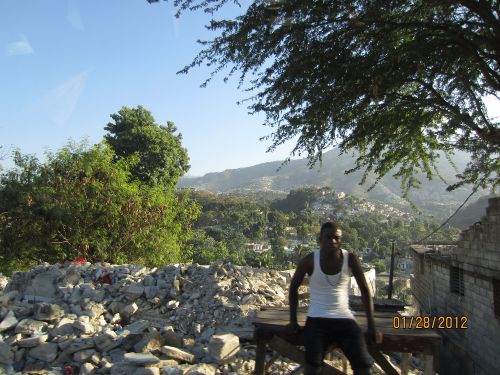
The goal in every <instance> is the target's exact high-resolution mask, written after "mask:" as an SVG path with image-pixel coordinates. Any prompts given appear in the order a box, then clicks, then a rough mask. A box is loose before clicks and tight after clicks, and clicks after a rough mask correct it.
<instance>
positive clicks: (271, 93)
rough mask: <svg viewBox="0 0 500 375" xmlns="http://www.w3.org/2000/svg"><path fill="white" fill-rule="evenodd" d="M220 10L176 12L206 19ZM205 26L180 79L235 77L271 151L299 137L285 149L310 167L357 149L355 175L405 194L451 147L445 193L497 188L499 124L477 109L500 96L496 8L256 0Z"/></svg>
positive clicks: (211, 4)
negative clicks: (394, 185) (198, 72)
mask: <svg viewBox="0 0 500 375" xmlns="http://www.w3.org/2000/svg"><path fill="white" fill-rule="evenodd" d="M148 1H149V2H150V3H151V2H155V1H158V0H148ZM227 2H228V0H180V1H175V2H174V4H175V5H177V6H178V8H179V10H180V11H182V10H185V9H204V10H205V11H206V12H209V13H213V12H214V11H215V10H217V9H219V8H220V7H221V6H222V5H224V4H225V3H227ZM209 29H210V30H212V31H213V32H214V35H216V36H215V37H214V39H213V40H211V41H205V42H202V45H203V48H204V49H203V50H202V51H201V52H200V53H199V54H198V56H196V57H195V58H194V60H193V61H192V63H191V64H189V65H188V66H186V67H185V68H184V69H183V70H181V72H182V73H187V72H189V71H190V69H192V68H193V67H195V66H199V65H202V64H206V65H207V66H210V67H211V69H213V73H212V75H211V76H210V77H209V79H208V80H207V81H209V80H210V79H211V78H212V77H213V76H214V74H217V73H219V72H221V71H224V69H225V68H228V74H227V76H226V78H228V77H230V76H232V75H234V73H236V72H238V71H239V72H240V86H243V85H244V84H245V82H248V83H249V84H248V87H245V89H248V90H250V91H252V92H253V93H254V95H253V96H252V98H251V99H253V100H252V101H251V103H253V104H251V105H250V107H249V108H250V112H251V113H258V112H263V113H264V114H265V115H266V121H265V123H266V124H267V125H269V126H271V127H273V128H274V130H275V131H274V133H272V134H271V135H270V136H269V137H268V138H270V139H272V145H271V147H270V150H274V149H275V148H276V147H277V146H278V145H280V144H283V143H284V142H286V141H288V140H291V139H295V138H296V137H297V143H296V147H295V149H294V151H293V153H299V154H300V153H301V152H307V154H308V156H309V158H310V162H311V163H315V162H316V161H317V160H318V158H320V157H321V152H322V150H323V149H325V148H326V147H329V146H331V145H338V146H339V148H340V150H342V151H347V150H357V151H358V153H359V154H358V158H357V165H356V168H355V169H354V170H357V169H362V168H363V169H365V172H366V174H365V177H366V175H367V173H368V172H371V171H373V172H375V173H377V174H378V175H379V176H384V175H385V174H387V173H394V171H395V176H396V177H400V178H401V181H402V188H403V189H404V191H406V192H407V191H408V190H409V189H410V188H412V187H415V186H418V185H419V184H420V181H418V180H417V178H416V177H415V175H416V173H417V172H419V171H422V172H424V173H425V174H426V175H427V177H428V178H431V177H432V176H433V175H436V173H437V171H436V170H435V166H436V161H437V159H438V158H439V156H438V151H440V150H441V151H444V152H445V153H447V154H449V153H450V152H452V151H453V150H454V149H457V150H463V151H466V152H469V153H471V154H472V159H471V162H470V163H469V164H468V166H467V168H466V169H465V170H464V171H462V172H461V173H460V174H459V175H458V178H459V182H458V183H456V184H453V185H451V186H449V187H448V189H449V190H451V189H455V188H457V187H458V186H460V185H463V184H465V183H473V184H477V185H480V186H483V187H486V186H488V185H489V186H497V185H498V184H499V178H498V171H499V170H500V158H499V157H498V155H499V147H500V127H499V124H500V123H499V120H498V118H497V119H495V118H493V117H491V116H489V114H488V111H487V109H486V106H485V102H484V97H485V96H486V95H492V96H493V97H496V99H499V93H500V49H499V48H498V46H499V45H500V11H499V7H498V1H464V0H449V1H401V0H375V1H373V0H353V1H340V0H337V1H307V2H305V1H281V0H276V1H268V0H255V1H253V2H252V3H251V4H250V6H249V7H248V8H246V12H245V14H243V15H241V16H238V17H236V18H234V19H223V20H212V22H211V23H210V25H209ZM206 83H207V82H205V84H206ZM497 103H498V102H497Z"/></svg>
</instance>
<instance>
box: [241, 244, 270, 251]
mask: <svg viewBox="0 0 500 375" xmlns="http://www.w3.org/2000/svg"><path fill="white" fill-rule="evenodd" d="M245 247H246V249H247V250H251V251H255V252H256V253H263V252H265V251H269V249H270V246H268V245H264V244H261V243H246V244H245Z"/></svg>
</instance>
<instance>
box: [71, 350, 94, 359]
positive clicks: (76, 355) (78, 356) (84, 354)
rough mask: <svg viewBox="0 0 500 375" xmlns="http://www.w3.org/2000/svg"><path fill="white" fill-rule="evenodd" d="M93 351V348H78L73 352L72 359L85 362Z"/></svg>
mask: <svg viewBox="0 0 500 375" xmlns="http://www.w3.org/2000/svg"><path fill="white" fill-rule="evenodd" d="M95 353H96V351H95V350H94V349H85V350H80V351H79V352H76V353H74V354H73V359H74V360H75V361H76V362H87V360H89V359H90V358H91V357H92V356H93V355H94V354H95Z"/></svg>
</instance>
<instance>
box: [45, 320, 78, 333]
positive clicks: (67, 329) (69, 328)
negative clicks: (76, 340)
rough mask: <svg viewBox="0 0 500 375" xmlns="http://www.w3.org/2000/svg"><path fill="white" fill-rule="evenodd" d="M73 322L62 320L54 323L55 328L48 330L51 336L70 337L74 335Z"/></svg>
mask: <svg viewBox="0 0 500 375" xmlns="http://www.w3.org/2000/svg"><path fill="white" fill-rule="evenodd" d="M74 322H75V320H73V319H68V318H62V319H61V320H60V321H59V322H57V323H56V326H55V327H54V328H52V329H51V330H50V334H51V335H52V336H70V335H74V334H75V329H74V328H73V323H74Z"/></svg>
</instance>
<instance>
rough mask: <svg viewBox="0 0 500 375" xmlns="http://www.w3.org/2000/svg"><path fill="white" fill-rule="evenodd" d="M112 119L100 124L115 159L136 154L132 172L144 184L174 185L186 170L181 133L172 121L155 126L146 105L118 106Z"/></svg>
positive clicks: (186, 161) (187, 162)
mask: <svg viewBox="0 0 500 375" xmlns="http://www.w3.org/2000/svg"><path fill="white" fill-rule="evenodd" d="M111 118H112V119H113V120H114V122H110V123H108V124H107V126H106V127H105V128H104V129H105V130H107V131H108V134H106V135H105V136H104V138H105V140H106V141H107V142H108V143H109V145H110V146H111V147H112V148H113V150H114V151H115V153H116V159H117V160H120V159H122V158H126V157H129V156H131V155H134V154H137V155H138V157H139V162H138V163H137V164H136V165H135V166H134V167H133V169H132V176H133V177H134V178H137V179H138V180H140V181H143V182H147V183H148V184H157V183H163V184H167V185H170V186H175V185H176V184H177V181H178V179H179V177H181V176H182V175H183V174H184V173H186V172H187V171H188V170H189V167H190V165H189V157H188V154H187V151H186V149H185V148H184V147H182V144H181V141H182V135H181V134H177V135H175V132H176V131H177V128H176V127H175V125H174V123H173V122H170V121H168V122H167V125H166V126H158V125H157V124H156V122H155V120H154V118H153V116H152V115H151V112H149V111H148V110H147V109H145V108H144V107H142V106H138V107H136V108H127V107H122V109H120V110H119V111H118V113H115V114H112V115H111Z"/></svg>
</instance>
